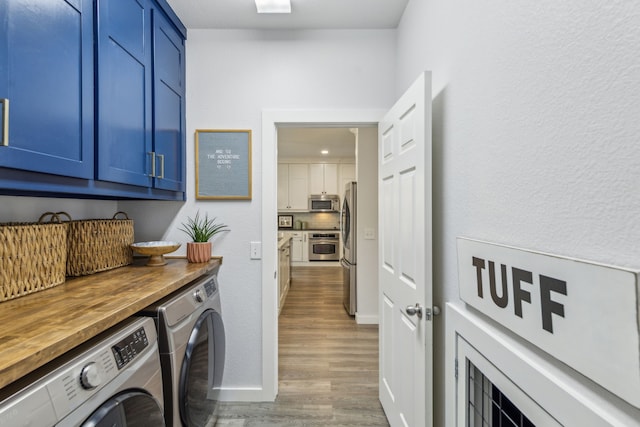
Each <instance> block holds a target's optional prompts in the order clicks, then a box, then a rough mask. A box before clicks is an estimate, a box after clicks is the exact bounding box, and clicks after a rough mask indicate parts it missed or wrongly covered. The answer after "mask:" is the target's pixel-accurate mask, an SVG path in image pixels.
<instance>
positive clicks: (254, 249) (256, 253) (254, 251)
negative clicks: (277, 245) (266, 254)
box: [250, 242, 262, 259]
mask: <svg viewBox="0 0 640 427" xmlns="http://www.w3.org/2000/svg"><path fill="white" fill-rule="evenodd" d="M250 248H251V257H250V258H251V259H261V258H262V242H251V245H250Z"/></svg>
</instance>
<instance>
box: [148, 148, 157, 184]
mask: <svg viewBox="0 0 640 427" xmlns="http://www.w3.org/2000/svg"><path fill="white" fill-rule="evenodd" d="M147 154H149V155H151V175H149V176H150V177H152V178H155V176H156V153H155V151H149V153H147Z"/></svg>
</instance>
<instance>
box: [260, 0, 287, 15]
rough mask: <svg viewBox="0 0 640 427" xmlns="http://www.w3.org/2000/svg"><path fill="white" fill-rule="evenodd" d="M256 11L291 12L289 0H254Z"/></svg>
mask: <svg viewBox="0 0 640 427" xmlns="http://www.w3.org/2000/svg"><path fill="white" fill-rule="evenodd" d="M256 9H258V13H291V0H256Z"/></svg>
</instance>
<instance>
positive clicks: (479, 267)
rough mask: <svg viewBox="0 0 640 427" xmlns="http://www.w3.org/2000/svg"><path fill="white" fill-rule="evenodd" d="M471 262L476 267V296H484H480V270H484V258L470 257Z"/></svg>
mask: <svg viewBox="0 0 640 427" xmlns="http://www.w3.org/2000/svg"><path fill="white" fill-rule="evenodd" d="M471 259H472V262H471V263H472V264H473V265H474V266H475V267H476V275H477V276H476V277H477V282H478V296H479V297H480V298H484V297H483V296H482V270H484V260H483V259H482V258H476V257H471Z"/></svg>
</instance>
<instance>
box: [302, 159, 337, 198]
mask: <svg viewBox="0 0 640 427" xmlns="http://www.w3.org/2000/svg"><path fill="white" fill-rule="evenodd" d="M309 194H339V192H338V165H337V164H335V163H312V164H310V165H309Z"/></svg>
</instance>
